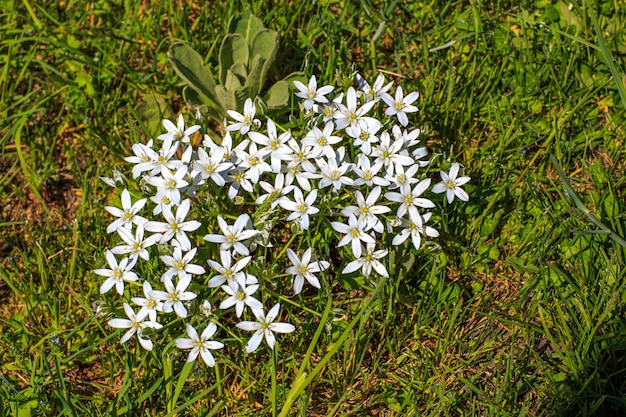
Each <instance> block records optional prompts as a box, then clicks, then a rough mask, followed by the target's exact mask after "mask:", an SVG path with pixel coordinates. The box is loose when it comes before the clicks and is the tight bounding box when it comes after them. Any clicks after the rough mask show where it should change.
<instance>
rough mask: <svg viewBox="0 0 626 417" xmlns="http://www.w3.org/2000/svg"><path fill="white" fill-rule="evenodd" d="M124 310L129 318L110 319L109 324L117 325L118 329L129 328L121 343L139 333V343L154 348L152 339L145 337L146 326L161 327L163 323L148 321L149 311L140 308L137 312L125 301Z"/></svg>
mask: <svg viewBox="0 0 626 417" xmlns="http://www.w3.org/2000/svg"><path fill="white" fill-rule="evenodd" d="M124 312H125V313H126V316H127V317H128V318H127V319H111V320H109V326H111V327H115V328H117V329H128V331H127V332H126V333H124V336H122V338H121V339H120V343H124V342H127V341H128V340H129V339H130V338H131V337H133V335H135V334H137V339H139V344H140V345H141V346H142V347H143V348H144V349H146V350H152V347H153V343H152V340H150V339H145V338H143V337H142V336H143V331H144V330H145V329H146V328H151V329H160V328H161V327H163V325H162V324H160V323H157V322H155V321H147V320H146V316H147V315H148V312H147V311H145V310H140V311H139V313H137V314H135V311H134V310H133V309H132V307H131V306H129V305H128V304H126V303H124Z"/></svg>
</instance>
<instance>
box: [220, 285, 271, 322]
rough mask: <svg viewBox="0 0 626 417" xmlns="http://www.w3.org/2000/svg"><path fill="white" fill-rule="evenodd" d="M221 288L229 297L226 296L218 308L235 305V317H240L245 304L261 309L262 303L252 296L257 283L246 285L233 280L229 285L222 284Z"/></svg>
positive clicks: (256, 288)
mask: <svg viewBox="0 0 626 417" xmlns="http://www.w3.org/2000/svg"><path fill="white" fill-rule="evenodd" d="M222 289H223V290H224V292H225V293H226V294H228V295H229V296H230V297H228V298H226V299H225V300H224V301H222V302H221V304H220V309H222V310H226V309H227V308H229V307H232V306H235V312H236V313H237V317H241V314H242V313H243V309H244V307H245V306H246V305H247V306H248V307H250V308H251V309H253V310H255V309H262V308H263V304H261V302H260V301H259V300H257V299H256V298H254V297H253V296H252V294H254V293H255V292H256V290H258V289H259V286H258V285H257V284H252V285H248V286H246V285H245V284H244V285H242V284H241V283H240V282H234V283H231V284H229V285H223V286H222Z"/></svg>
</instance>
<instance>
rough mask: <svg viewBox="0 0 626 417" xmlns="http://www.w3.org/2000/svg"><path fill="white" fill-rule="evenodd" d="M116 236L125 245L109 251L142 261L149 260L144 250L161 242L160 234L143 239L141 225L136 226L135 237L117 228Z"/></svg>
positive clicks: (123, 229) (125, 230)
mask: <svg viewBox="0 0 626 417" xmlns="http://www.w3.org/2000/svg"><path fill="white" fill-rule="evenodd" d="M117 234H118V235H120V237H121V238H122V239H123V240H124V242H126V244H125V245H118V246H116V247H114V248H113V249H111V252H113V253H114V254H116V255H124V254H127V253H129V254H130V257H131V258H137V257H140V258H141V259H144V260H146V261H147V260H149V259H150V254H149V253H148V251H147V250H146V248H148V247H150V246H152V245H154V244H155V243H157V242H158V241H159V240H161V235H160V234H154V235H152V236H149V237H147V238H145V239H144V238H143V235H144V228H143V223H139V224H138V225H137V229H136V230H135V235H133V234H132V232H131V231H130V230H128V229H126V228H124V227H119V228H118V229H117Z"/></svg>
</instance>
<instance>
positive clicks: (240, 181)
mask: <svg viewBox="0 0 626 417" xmlns="http://www.w3.org/2000/svg"><path fill="white" fill-rule="evenodd" d="M227 179H228V181H229V182H230V183H231V184H230V187H228V197H229V198H230V199H231V200H234V199H235V197H237V194H238V193H239V190H240V189H241V188H243V189H244V190H246V191H247V192H249V193H251V192H253V191H254V188H253V187H252V183H251V182H250V179H249V176H248V173H247V171H245V170H243V169H240V168H237V169H233V170H231V171H230V172H229V173H228V175H227Z"/></svg>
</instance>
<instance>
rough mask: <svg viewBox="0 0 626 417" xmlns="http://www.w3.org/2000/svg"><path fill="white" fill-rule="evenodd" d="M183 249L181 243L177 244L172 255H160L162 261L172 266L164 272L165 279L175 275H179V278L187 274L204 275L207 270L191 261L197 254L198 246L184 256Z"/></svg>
mask: <svg viewBox="0 0 626 417" xmlns="http://www.w3.org/2000/svg"><path fill="white" fill-rule="evenodd" d="M175 242H178V241H175ZM183 250H184V249H182V247H181V245H180V244H175V245H174V253H173V254H172V256H169V255H163V256H160V258H161V262H163V263H164V264H165V265H167V266H169V267H170V268H169V269H168V270H167V271H165V273H164V274H163V279H165V278H172V277H173V276H174V275H177V276H178V277H179V278H181V277H182V276H183V275H185V274H193V275H202V274H204V273H205V272H206V271H205V270H204V268H203V267H201V266H200V265H196V264H192V263H190V262H191V261H192V260H193V258H194V256H196V252H197V251H198V248H193V249H192V250H190V251H189V252H187V253H186V254H185V256H183Z"/></svg>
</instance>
